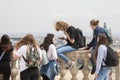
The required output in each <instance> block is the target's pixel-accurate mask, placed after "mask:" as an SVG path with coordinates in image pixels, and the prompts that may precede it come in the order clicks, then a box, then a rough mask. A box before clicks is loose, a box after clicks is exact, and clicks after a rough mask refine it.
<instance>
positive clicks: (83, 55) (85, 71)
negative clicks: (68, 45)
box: [81, 50, 90, 80]
mask: <svg viewBox="0 0 120 80" xmlns="http://www.w3.org/2000/svg"><path fill="white" fill-rule="evenodd" d="M81 58H82V59H83V60H84V68H83V69H82V73H83V75H84V77H83V80H89V78H88V75H89V73H90V71H89V68H88V63H89V58H88V51H87V50H83V51H81Z"/></svg>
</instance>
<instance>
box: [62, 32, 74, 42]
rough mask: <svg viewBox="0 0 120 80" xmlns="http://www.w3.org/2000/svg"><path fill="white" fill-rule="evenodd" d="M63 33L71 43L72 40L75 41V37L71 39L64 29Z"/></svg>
mask: <svg viewBox="0 0 120 80" xmlns="http://www.w3.org/2000/svg"><path fill="white" fill-rule="evenodd" d="M64 34H65V35H66V37H67V38H68V40H69V41H70V42H71V43H74V42H75V39H71V38H70V36H69V34H68V33H67V32H66V31H64Z"/></svg>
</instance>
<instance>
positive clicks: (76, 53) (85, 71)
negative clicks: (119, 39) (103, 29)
mask: <svg viewBox="0 0 120 80" xmlns="http://www.w3.org/2000/svg"><path fill="white" fill-rule="evenodd" d="M117 52H118V56H119V57H120V50H117ZM87 54H88V51H87V50H84V51H79V50H78V51H73V52H70V53H66V55H67V56H68V57H69V59H71V60H72V61H74V62H75V65H74V67H73V68H72V69H71V70H70V73H71V75H72V78H71V80H79V79H78V78H77V74H78V68H77V66H76V63H77V59H79V58H81V59H83V61H84V67H83V69H82V73H83V76H84V77H83V79H82V80H90V79H89V78H88V75H89V73H90V70H89V68H88V63H89V58H88V55H87ZM59 61H60V64H61V68H60V80H66V79H65V75H66V71H67V70H66V69H65V63H64V62H63V60H61V59H59ZM119 62H120V58H119ZM115 74H116V75H115V80H120V77H119V75H120V64H119V65H118V66H116V67H115ZM110 80H113V79H112V77H111V76H110Z"/></svg>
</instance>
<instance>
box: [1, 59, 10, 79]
mask: <svg viewBox="0 0 120 80" xmlns="http://www.w3.org/2000/svg"><path fill="white" fill-rule="evenodd" d="M0 74H3V80H9V78H10V74H11V69H10V62H7V61H6V62H0Z"/></svg>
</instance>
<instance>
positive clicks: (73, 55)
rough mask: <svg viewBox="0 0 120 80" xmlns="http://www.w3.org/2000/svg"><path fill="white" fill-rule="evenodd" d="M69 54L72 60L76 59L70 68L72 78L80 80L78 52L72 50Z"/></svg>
mask: <svg viewBox="0 0 120 80" xmlns="http://www.w3.org/2000/svg"><path fill="white" fill-rule="evenodd" d="M67 56H68V57H69V58H70V60H72V61H74V66H73V68H72V69H70V73H71V75H72V78H71V80H78V79H77V74H78V68H77V66H76V64H77V53H76V51H73V52H70V53H68V54H67Z"/></svg>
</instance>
